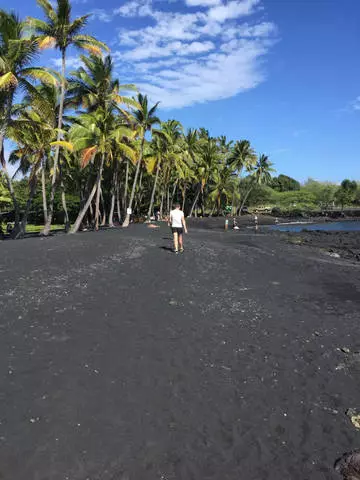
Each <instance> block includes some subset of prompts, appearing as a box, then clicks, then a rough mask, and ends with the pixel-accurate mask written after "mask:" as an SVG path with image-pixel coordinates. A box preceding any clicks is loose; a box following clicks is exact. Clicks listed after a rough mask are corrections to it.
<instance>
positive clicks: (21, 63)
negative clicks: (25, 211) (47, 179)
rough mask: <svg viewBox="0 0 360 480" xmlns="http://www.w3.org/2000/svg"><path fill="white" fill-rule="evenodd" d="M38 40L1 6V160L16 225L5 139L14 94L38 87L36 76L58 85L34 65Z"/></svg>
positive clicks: (16, 215) (45, 71)
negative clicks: (5, 152) (34, 82)
mask: <svg viewBox="0 0 360 480" xmlns="http://www.w3.org/2000/svg"><path fill="white" fill-rule="evenodd" d="M38 49H39V46H38V42H37V39H36V38H35V37H34V36H30V37H26V24H25V22H22V21H21V20H20V19H19V17H18V16H17V15H16V14H15V13H7V12H5V11H4V10H0V164H1V166H2V169H3V171H4V175H5V179H6V182H7V186H8V189H9V192H10V195H11V198H12V201H13V205H14V210H15V226H16V227H17V226H18V225H19V219H20V213H19V206H18V202H17V200H16V196H15V192H14V188H13V185H12V181H11V177H10V175H9V173H8V170H7V166H6V161H5V155H4V140H5V137H6V134H7V129H8V126H9V124H10V121H11V113H12V108H13V103H14V98H15V95H16V93H17V91H18V90H21V91H25V92H30V91H31V92H32V93H33V94H34V95H35V94H36V90H35V89H34V86H33V84H32V81H33V80H39V81H41V82H44V83H49V84H52V85H56V83H57V78H56V76H54V75H53V74H52V73H50V72H49V71H48V70H46V69H45V68H40V67H36V68H35V67H32V66H31V64H32V63H33V61H34V59H35V57H36V55H37V53H38Z"/></svg>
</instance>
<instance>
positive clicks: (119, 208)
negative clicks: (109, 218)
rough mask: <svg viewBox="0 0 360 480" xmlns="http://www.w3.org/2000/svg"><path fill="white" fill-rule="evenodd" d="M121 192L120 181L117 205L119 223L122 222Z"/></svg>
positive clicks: (117, 189)
mask: <svg viewBox="0 0 360 480" xmlns="http://www.w3.org/2000/svg"><path fill="white" fill-rule="evenodd" d="M120 192H121V185H120V183H119V181H118V183H117V185H116V207H117V216H118V220H119V223H121V202H120Z"/></svg>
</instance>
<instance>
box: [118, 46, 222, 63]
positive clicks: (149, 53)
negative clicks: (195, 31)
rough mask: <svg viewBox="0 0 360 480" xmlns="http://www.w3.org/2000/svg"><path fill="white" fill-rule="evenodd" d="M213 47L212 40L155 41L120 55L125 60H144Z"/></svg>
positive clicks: (206, 49) (205, 50) (190, 52)
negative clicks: (188, 41) (163, 42)
mask: <svg viewBox="0 0 360 480" xmlns="http://www.w3.org/2000/svg"><path fill="white" fill-rule="evenodd" d="M214 48H215V46H214V44H213V43H212V42H203V43H201V42H192V43H184V42H180V41H178V42H171V43H167V44H166V45H159V44H157V43H155V42H152V43H149V44H143V45H141V46H139V47H137V48H134V49H133V50H129V51H128V52H126V53H124V54H123V55H122V58H124V59H125V60H144V59H146V58H156V57H170V56H171V55H180V56H185V55H194V54H199V53H203V52H208V51H210V50H213V49H214Z"/></svg>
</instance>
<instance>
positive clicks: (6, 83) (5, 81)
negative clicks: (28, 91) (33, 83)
mask: <svg viewBox="0 0 360 480" xmlns="http://www.w3.org/2000/svg"><path fill="white" fill-rule="evenodd" d="M18 83H19V82H18V80H17V78H16V77H15V75H14V74H13V73H12V72H8V73H5V75H1V77H0V91H2V90H12V89H15V88H16V87H17V86H18Z"/></svg>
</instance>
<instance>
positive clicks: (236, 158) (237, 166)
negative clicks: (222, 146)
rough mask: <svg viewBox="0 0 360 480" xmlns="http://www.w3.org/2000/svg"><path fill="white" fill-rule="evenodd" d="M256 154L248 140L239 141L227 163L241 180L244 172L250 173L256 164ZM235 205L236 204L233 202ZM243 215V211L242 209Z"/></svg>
mask: <svg viewBox="0 0 360 480" xmlns="http://www.w3.org/2000/svg"><path fill="white" fill-rule="evenodd" d="M256 159H257V157H256V154H255V152H254V149H253V148H252V147H251V144H250V142H249V141H248V140H238V141H237V142H236V143H235V145H234V147H233V149H232V151H231V152H230V154H229V156H228V158H227V162H228V165H229V167H230V168H232V169H233V170H234V173H235V174H236V175H237V176H238V177H239V178H241V175H242V173H243V172H244V171H246V172H248V173H250V172H251V171H252V169H253V167H254V165H255V163H256ZM233 203H234V202H233ZM240 215H241V209H240Z"/></svg>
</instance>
